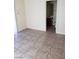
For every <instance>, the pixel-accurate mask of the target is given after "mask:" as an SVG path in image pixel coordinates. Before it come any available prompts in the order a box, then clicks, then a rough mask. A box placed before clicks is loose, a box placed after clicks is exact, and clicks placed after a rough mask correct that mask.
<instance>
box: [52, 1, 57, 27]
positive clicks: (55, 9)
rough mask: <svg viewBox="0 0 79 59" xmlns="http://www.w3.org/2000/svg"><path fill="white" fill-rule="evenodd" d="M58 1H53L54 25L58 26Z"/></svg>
mask: <svg viewBox="0 0 79 59" xmlns="http://www.w3.org/2000/svg"><path fill="white" fill-rule="evenodd" d="M56 11H57V1H53V25H55V27H56Z"/></svg>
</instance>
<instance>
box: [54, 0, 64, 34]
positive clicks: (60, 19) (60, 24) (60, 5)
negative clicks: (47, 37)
mask: <svg viewBox="0 0 79 59" xmlns="http://www.w3.org/2000/svg"><path fill="white" fill-rule="evenodd" d="M56 33H59V34H65V0H57V18H56Z"/></svg>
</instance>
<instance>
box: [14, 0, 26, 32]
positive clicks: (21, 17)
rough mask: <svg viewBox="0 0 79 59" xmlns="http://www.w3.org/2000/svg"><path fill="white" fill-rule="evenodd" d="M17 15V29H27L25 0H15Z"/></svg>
mask: <svg viewBox="0 0 79 59" xmlns="http://www.w3.org/2000/svg"><path fill="white" fill-rule="evenodd" d="M15 15H16V24H17V31H18V32H19V31H22V30H23V29H26V20H25V5H24V0H15Z"/></svg>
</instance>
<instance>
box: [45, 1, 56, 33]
mask: <svg viewBox="0 0 79 59" xmlns="http://www.w3.org/2000/svg"><path fill="white" fill-rule="evenodd" d="M46 31H50V32H54V33H55V31H56V1H47V2H46Z"/></svg>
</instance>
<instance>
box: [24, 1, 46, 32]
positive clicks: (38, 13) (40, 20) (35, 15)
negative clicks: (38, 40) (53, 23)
mask: <svg viewBox="0 0 79 59" xmlns="http://www.w3.org/2000/svg"><path fill="white" fill-rule="evenodd" d="M25 6H26V24H27V28H31V29H37V30H42V31H46V1H45V0H25Z"/></svg>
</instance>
